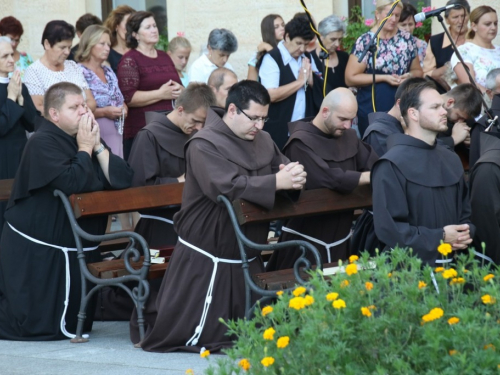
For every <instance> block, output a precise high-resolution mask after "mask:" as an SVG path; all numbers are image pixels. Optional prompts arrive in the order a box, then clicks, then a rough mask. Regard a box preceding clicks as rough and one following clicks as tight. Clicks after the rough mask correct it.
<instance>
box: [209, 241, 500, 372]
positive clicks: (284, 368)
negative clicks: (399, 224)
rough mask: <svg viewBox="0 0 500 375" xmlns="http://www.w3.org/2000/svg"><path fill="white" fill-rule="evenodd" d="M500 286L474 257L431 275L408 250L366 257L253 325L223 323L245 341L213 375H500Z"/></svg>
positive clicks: (315, 280)
mask: <svg viewBox="0 0 500 375" xmlns="http://www.w3.org/2000/svg"><path fill="white" fill-rule="evenodd" d="M369 261H372V262H375V264H376V268H375V269H372V270H363V271H362V270H361V268H362V267H367V265H368V262H369ZM358 269H359V271H358ZM499 278H500V273H499V271H498V269H496V268H495V270H491V269H489V268H487V267H483V266H482V265H481V263H480V262H479V261H477V260H476V259H475V258H474V255H473V254H472V253H469V254H461V255H459V256H458V258H457V259H456V267H454V268H447V269H443V268H442V267H440V268H437V269H434V270H433V269H432V268H431V267H429V266H425V267H422V264H421V261H420V260H419V259H417V258H416V257H412V256H411V252H409V251H405V250H401V249H395V250H394V251H393V252H392V253H390V254H385V253H384V254H380V255H378V256H377V257H375V258H372V259H369V257H368V254H366V253H365V254H363V256H362V258H361V259H359V260H357V261H354V263H351V264H349V265H348V266H346V273H339V274H337V275H335V276H332V277H331V279H329V280H326V279H325V278H324V277H323V275H322V273H319V272H317V273H315V274H314V275H313V276H312V279H311V281H310V287H308V288H307V289H306V288H303V287H298V288H296V289H295V291H294V292H293V293H284V294H283V293H279V294H280V295H279V296H278V297H277V300H276V302H275V303H273V304H271V305H270V306H266V307H264V308H262V309H259V311H257V312H256V316H255V317H254V318H253V319H252V320H239V321H230V322H226V324H227V326H228V327H229V333H230V334H235V335H236V336H237V337H238V340H237V342H236V343H235V346H234V347H233V348H232V349H229V350H227V351H226V353H227V354H228V356H227V357H224V358H222V359H219V360H218V361H217V364H216V368H214V367H210V368H209V369H208V370H207V373H208V374H244V373H249V374H287V375H292V374H308V375H309V374H353V375H354V374H356V375H359V374H450V375H456V374H498V373H499V372H500V353H499V351H500V310H499V307H500V287H499V283H498V280H499ZM438 290H439V292H438Z"/></svg>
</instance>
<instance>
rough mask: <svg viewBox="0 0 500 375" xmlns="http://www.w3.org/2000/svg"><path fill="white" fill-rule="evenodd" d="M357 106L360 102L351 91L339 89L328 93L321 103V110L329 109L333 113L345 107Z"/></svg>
mask: <svg viewBox="0 0 500 375" xmlns="http://www.w3.org/2000/svg"><path fill="white" fill-rule="evenodd" d="M353 105H354V106H357V105H358V102H357V101H356V97H355V96H354V94H353V93H352V91H351V90H349V89H346V88H345V87H339V88H336V89H335V90H332V91H330V92H329V93H328V95H327V96H325V98H324V99H323V102H322V103H321V108H323V107H327V108H328V109H330V110H331V111H335V110H337V109H338V108H341V107H345V106H353Z"/></svg>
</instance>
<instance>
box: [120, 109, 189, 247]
mask: <svg viewBox="0 0 500 375" xmlns="http://www.w3.org/2000/svg"><path fill="white" fill-rule="evenodd" d="M150 116H152V117H151V118H152V119H153V120H152V121H151V122H150V123H149V124H148V125H147V126H145V127H144V128H143V129H142V130H141V131H140V132H139V133H137V136H136V138H135V140H134V144H133V146H132V150H131V152H130V156H129V158H128V162H129V164H130V166H131V167H132V169H133V170H134V179H133V182H132V186H148V185H162V184H176V183H178V182H179V181H178V180H177V178H178V177H180V176H182V175H183V174H184V173H185V171H186V165H185V159H184V145H185V143H186V142H187V141H188V139H189V135H187V134H184V132H183V131H182V130H181V129H180V128H179V127H178V126H176V125H174V124H173V123H172V121H170V120H169V119H168V118H167V117H166V116H165V115H164V114H160V113H153V114H150ZM177 211H179V207H170V208H163V209H157V210H149V211H143V212H142V211H141V214H145V215H151V216H157V217H162V218H165V219H168V220H172V219H173V216H174V214H175V213H176V212H177ZM135 231H136V232H137V233H139V234H140V235H142V236H143V237H144V238H145V239H146V241H147V242H148V244H149V247H150V248H152V249H157V248H164V247H166V246H174V245H175V244H176V243H177V234H176V233H175V231H174V228H173V226H172V225H171V224H168V223H166V222H163V221H160V220H156V219H145V218H143V219H141V220H140V221H139V223H137V226H136V228H135Z"/></svg>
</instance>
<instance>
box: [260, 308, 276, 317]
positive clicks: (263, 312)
mask: <svg viewBox="0 0 500 375" xmlns="http://www.w3.org/2000/svg"><path fill="white" fill-rule="evenodd" d="M272 312H273V308H272V307H271V306H266V307H264V308H263V309H262V316H266V315H267V314H270V313H272Z"/></svg>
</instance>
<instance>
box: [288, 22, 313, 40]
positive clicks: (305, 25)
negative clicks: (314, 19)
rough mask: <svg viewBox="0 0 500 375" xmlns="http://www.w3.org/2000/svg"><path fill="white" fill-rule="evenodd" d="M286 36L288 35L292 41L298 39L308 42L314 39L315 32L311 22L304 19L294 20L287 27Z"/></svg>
mask: <svg viewBox="0 0 500 375" xmlns="http://www.w3.org/2000/svg"><path fill="white" fill-rule="evenodd" d="M285 35H288V38H290V40H292V39H294V38H297V37H299V38H302V39H304V40H306V41H310V40H313V39H314V31H312V29H311V26H309V20H308V19H306V18H304V17H295V18H292V19H291V20H290V21H289V22H288V23H287V24H286V25H285Z"/></svg>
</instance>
